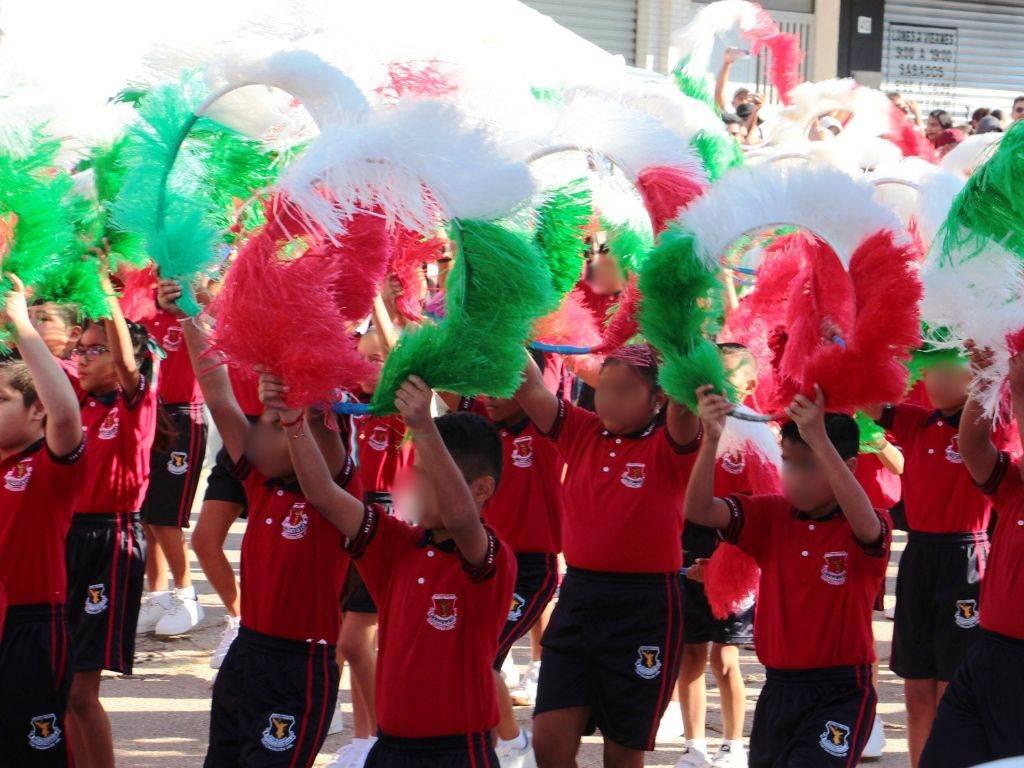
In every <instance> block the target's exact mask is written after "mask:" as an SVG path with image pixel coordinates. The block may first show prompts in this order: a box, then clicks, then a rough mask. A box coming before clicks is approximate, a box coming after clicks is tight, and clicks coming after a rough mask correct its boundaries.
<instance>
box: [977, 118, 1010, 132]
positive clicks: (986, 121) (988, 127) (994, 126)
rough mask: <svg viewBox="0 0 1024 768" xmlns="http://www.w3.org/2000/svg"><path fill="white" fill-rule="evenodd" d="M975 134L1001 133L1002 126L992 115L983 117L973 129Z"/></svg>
mask: <svg viewBox="0 0 1024 768" xmlns="http://www.w3.org/2000/svg"><path fill="white" fill-rule="evenodd" d="M974 132H975V133H1002V132H1003V124H1002V123H1000V122H999V118H997V117H995V116H994V115H985V117H983V118H981V120H979V121H978V124H977V125H976V126H975V127H974Z"/></svg>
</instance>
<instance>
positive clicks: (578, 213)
mask: <svg viewBox="0 0 1024 768" xmlns="http://www.w3.org/2000/svg"><path fill="white" fill-rule="evenodd" d="M592 214H593V208H592V207H591V203H590V190H589V189H588V188H587V187H586V186H585V182H584V181H583V180H582V179H577V180H575V181H572V182H570V183H569V184H566V185H565V186H563V187H559V188H558V189H556V190H554V191H553V192H551V194H550V195H549V196H548V198H547V199H546V200H545V201H544V202H543V203H542V204H541V206H540V208H538V209H537V228H536V230H535V231H534V235H533V237H534V242H535V243H536V244H537V247H538V248H539V249H540V250H541V252H542V253H543V254H544V255H545V256H546V257H547V265H548V269H549V270H550V272H551V285H552V288H553V289H554V293H555V296H554V300H555V303H556V306H557V304H560V303H561V301H562V299H563V298H564V297H565V295H566V294H567V293H569V291H571V290H572V289H573V288H574V287H575V286H576V283H577V282H579V279H580V274H581V273H582V271H583V241H582V239H581V235H582V230H583V227H585V226H586V225H587V224H588V223H589V222H590V217H591V215H592Z"/></svg>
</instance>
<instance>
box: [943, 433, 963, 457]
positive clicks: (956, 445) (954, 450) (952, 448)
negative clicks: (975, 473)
mask: <svg viewBox="0 0 1024 768" xmlns="http://www.w3.org/2000/svg"><path fill="white" fill-rule="evenodd" d="M946 461H948V462H949V463H950V464H963V463H964V458H963V456H961V455H960V436H959V435H953V437H952V438H951V439H950V441H949V445H947V446H946Z"/></svg>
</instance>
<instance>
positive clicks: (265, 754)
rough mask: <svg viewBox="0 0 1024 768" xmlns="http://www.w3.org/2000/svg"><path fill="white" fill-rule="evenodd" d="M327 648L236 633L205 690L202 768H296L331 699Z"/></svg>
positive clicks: (306, 757) (322, 725) (309, 757)
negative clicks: (208, 697)
mask: <svg viewBox="0 0 1024 768" xmlns="http://www.w3.org/2000/svg"><path fill="white" fill-rule="evenodd" d="M338 678H339V674H338V663H337V662H336V661H335V660H334V646H333V645H327V644H326V643H310V642H301V641H298V640H285V639H282V638H279V637H271V636H269V635H264V634H261V633H259V632H253V631H252V630H251V629H247V628H245V627H241V628H240V629H239V630H238V637H237V638H235V641H234V642H233V643H232V644H231V648H230V649H229V650H228V655H227V656H226V657H225V658H224V664H223V665H222V666H221V668H220V672H218V673H217V679H216V680H215V681H214V683H213V702H212V703H211V705H210V740H209V747H208V751H207V753H206V762H204V763H203V765H204V766H206V768H222V766H239V765H245V766H253V768H257V767H258V768H278V767H280V768H304V767H305V766H311V765H313V761H314V760H316V755H317V752H319V751H320V747H322V746H323V743H324V739H325V738H326V737H327V729H328V728H329V727H330V724H331V718H332V717H333V716H334V707H335V704H336V703H337V699H338Z"/></svg>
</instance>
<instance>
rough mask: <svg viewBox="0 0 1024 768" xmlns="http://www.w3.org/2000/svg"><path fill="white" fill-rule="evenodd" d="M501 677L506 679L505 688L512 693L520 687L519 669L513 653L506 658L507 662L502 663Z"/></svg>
mask: <svg viewBox="0 0 1024 768" xmlns="http://www.w3.org/2000/svg"><path fill="white" fill-rule="evenodd" d="M501 676H502V677H503V678H505V687H506V688H508V689H509V690H510V691H511V690H512V689H513V688H518V687H519V667H517V666H516V663H515V661H513V659H512V654H511V653H510V654H509V655H508V656H506V657H505V661H504V662H502V665H501Z"/></svg>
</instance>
